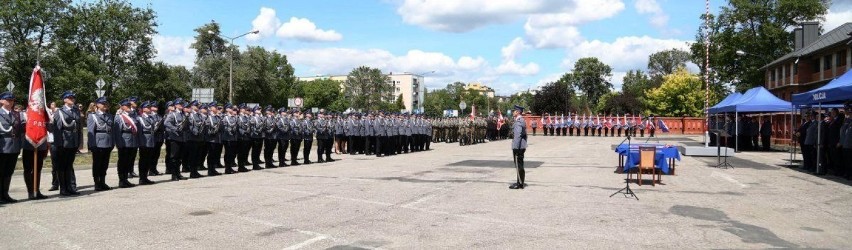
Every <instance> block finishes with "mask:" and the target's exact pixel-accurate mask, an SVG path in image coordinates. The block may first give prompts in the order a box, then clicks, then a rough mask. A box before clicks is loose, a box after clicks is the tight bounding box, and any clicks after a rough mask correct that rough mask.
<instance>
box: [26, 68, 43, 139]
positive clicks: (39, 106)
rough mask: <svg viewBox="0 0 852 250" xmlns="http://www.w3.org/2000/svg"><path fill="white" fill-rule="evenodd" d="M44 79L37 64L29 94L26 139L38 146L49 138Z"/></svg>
mask: <svg viewBox="0 0 852 250" xmlns="http://www.w3.org/2000/svg"><path fill="white" fill-rule="evenodd" d="M44 89H45V86H44V80H43V78H42V75H41V66H38V65H36V67H35V68H34V69H33V74H32V75H31V76H30V92H29V95H28V96H27V125H26V131H27V133H26V135H25V137H26V139H27V141H28V142H29V143H30V144H32V145H33V147H35V148H38V147H39V146H41V144H42V143H44V142H45V141H46V139H47V123H48V121H47V120H48V116H47V107H46V106H45V104H46V102H45V100H46V98H45V95H44Z"/></svg>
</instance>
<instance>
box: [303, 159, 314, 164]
mask: <svg viewBox="0 0 852 250" xmlns="http://www.w3.org/2000/svg"><path fill="white" fill-rule="evenodd" d="M311 163H314V162H312V161H310V160H305V163H303V164H305V165H308V164H311Z"/></svg>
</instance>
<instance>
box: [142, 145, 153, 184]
mask: <svg viewBox="0 0 852 250" xmlns="http://www.w3.org/2000/svg"><path fill="white" fill-rule="evenodd" d="M156 151H157V150H156V148H147V147H140V148H139V180H145V179H147V178H148V173H149V171H150V170H152V169H155V168H156V167H157V158H156V157H154V156H155V154H156Z"/></svg>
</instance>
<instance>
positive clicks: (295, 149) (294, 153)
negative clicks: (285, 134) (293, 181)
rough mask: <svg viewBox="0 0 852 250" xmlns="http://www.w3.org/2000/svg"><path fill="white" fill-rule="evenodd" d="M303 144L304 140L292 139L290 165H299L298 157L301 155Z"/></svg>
mask: <svg viewBox="0 0 852 250" xmlns="http://www.w3.org/2000/svg"><path fill="white" fill-rule="evenodd" d="M301 144H302V140H300V139H290V163H291V164H290V165H296V164H298V163H297V162H296V157H298V155H299V147H300V146H301Z"/></svg>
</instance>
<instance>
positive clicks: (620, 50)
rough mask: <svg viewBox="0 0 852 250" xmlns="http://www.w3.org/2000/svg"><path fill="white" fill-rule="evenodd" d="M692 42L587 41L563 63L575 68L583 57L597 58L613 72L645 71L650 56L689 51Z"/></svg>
mask: <svg viewBox="0 0 852 250" xmlns="http://www.w3.org/2000/svg"><path fill="white" fill-rule="evenodd" d="M689 43H690V41H683V40H675V39H657V38H651V37H648V36H642V37H635V36H629V37H620V38H617V39H615V41H613V42H602V41H599V40H592V41H585V42H582V43H580V44H579V45H577V46H576V47H573V48H570V49H569V50H568V55H567V56H566V58H565V59H564V60H563V61H562V66H563V67H565V68H568V69H570V68H573V66H574V62H575V61H576V60H577V59H580V58H583V57H597V58H598V59H599V60H601V61H602V62H603V63H606V64H608V65H610V66H611V67H612V68H613V71H627V70H632V69H644V68H646V67H647V66H648V56H649V55H651V54H653V53H655V52H658V51H661V50H667V49H672V48H677V49H682V50H689Z"/></svg>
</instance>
